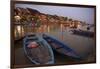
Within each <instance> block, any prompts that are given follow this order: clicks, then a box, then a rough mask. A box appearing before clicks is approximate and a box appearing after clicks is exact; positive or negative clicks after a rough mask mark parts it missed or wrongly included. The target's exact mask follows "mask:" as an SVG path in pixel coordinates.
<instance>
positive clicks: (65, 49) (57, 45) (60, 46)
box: [43, 34, 81, 59]
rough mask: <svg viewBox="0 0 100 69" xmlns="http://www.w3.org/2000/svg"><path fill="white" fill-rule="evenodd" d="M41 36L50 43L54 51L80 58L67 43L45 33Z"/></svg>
mask: <svg viewBox="0 0 100 69" xmlns="http://www.w3.org/2000/svg"><path fill="white" fill-rule="evenodd" d="M43 38H44V39H45V40H46V41H47V42H48V43H49V44H50V46H51V47H52V48H53V50H55V51H56V52H58V53H60V54H63V55H67V56H70V57H72V58H76V59H81V57H80V56H79V55H78V54H77V53H76V52H75V51H74V50H73V49H71V48H70V47H69V46H68V45H66V44H64V43H63V42H61V41H59V40H57V39H56V38H54V37H52V36H48V35H46V34H43Z"/></svg>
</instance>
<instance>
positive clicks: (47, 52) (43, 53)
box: [23, 35, 54, 64]
mask: <svg viewBox="0 0 100 69" xmlns="http://www.w3.org/2000/svg"><path fill="white" fill-rule="evenodd" d="M32 42H37V44H38V46H32V47H29V44H30V43H32ZM23 45H24V52H25V55H26V56H27V58H28V59H29V60H30V61H31V62H32V63H34V64H54V55H53V51H52V48H51V47H50V46H49V44H48V43H47V42H46V41H45V40H43V39H42V38H40V37H38V36H37V35H27V36H26V37H25V38H24V40H23Z"/></svg>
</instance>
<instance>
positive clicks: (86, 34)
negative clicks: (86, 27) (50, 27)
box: [71, 30, 94, 37]
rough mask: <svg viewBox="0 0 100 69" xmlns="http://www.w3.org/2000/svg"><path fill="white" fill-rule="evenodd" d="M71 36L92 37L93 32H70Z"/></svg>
mask: <svg viewBox="0 0 100 69" xmlns="http://www.w3.org/2000/svg"><path fill="white" fill-rule="evenodd" d="M71 31H72V32H73V34H77V35H81V36H86V37H93V36H94V32H90V31H83V30H71Z"/></svg>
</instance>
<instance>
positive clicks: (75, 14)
mask: <svg viewBox="0 0 100 69" xmlns="http://www.w3.org/2000/svg"><path fill="white" fill-rule="evenodd" d="M15 6H16V7H22V8H32V9H36V10H38V11H40V12H41V13H45V14H51V15H58V16H64V17H66V16H67V17H69V18H72V19H75V20H80V21H85V22H87V23H88V24H94V8H80V7H67V6H66V7H62V6H48V5H34V4H16V5H15Z"/></svg>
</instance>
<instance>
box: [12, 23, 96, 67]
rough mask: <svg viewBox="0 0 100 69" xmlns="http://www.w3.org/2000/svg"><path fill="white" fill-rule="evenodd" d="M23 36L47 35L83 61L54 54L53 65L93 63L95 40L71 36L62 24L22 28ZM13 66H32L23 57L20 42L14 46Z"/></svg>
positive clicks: (68, 29) (67, 28)
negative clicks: (30, 34)
mask: <svg viewBox="0 0 100 69" xmlns="http://www.w3.org/2000/svg"><path fill="white" fill-rule="evenodd" d="M23 30H24V34H25V33H30V32H31V33H40V34H43V33H45V34H48V35H50V36H52V37H54V38H56V39H58V40H60V41H61V42H63V43H64V44H66V45H68V46H69V47H70V48H71V49H73V50H74V51H76V52H77V53H78V54H79V55H80V56H81V57H84V58H85V59H84V60H82V61H76V60H75V59H71V58H70V57H68V56H61V55H60V54H59V53H57V52H54V54H56V55H55V64H70V63H73V62H76V63H77V62H78V63H79V62H83V63H86V62H94V61H95V49H96V47H95V38H90V37H84V36H80V35H75V34H73V33H72V32H71V31H70V30H72V28H69V27H65V26H64V25H63V24H55V23H54V24H49V25H41V26H40V27H38V28H35V27H32V26H31V27H29V26H23ZM14 47H15V61H14V63H15V65H24V66H25V65H30V64H32V63H31V62H30V61H29V60H28V59H27V58H26V56H25V54H24V51H23V44H22V40H21V41H19V42H16V43H15V45H14Z"/></svg>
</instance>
